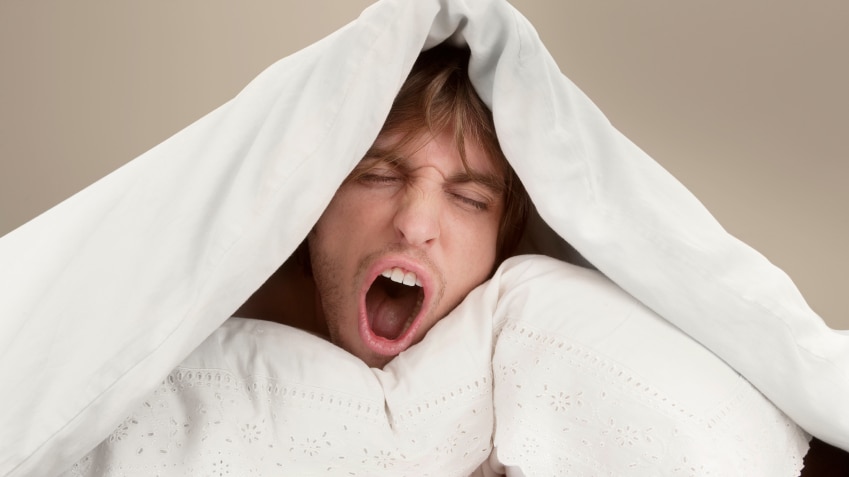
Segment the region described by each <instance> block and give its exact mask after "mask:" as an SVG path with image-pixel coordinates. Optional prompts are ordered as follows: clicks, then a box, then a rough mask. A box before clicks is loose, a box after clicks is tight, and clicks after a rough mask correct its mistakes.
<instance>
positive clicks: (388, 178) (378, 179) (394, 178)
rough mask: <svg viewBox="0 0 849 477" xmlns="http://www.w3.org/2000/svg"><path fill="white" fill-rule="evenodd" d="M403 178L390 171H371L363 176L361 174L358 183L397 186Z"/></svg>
mask: <svg viewBox="0 0 849 477" xmlns="http://www.w3.org/2000/svg"><path fill="white" fill-rule="evenodd" d="M400 180H401V178H400V177H399V176H398V175H397V174H394V173H392V172H389V171H384V172H381V171H369V172H365V173H363V174H360V175H359V177H357V181H358V182H361V183H364V184H378V185H379V184H386V185H390V184H395V183H397V182H398V181H400Z"/></svg>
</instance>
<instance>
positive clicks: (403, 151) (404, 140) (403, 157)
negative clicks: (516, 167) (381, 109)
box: [363, 129, 506, 183]
mask: <svg viewBox="0 0 849 477" xmlns="http://www.w3.org/2000/svg"><path fill="white" fill-rule="evenodd" d="M461 141H462V145H460V144H458V141H457V140H456V138H455V137H454V135H453V134H452V131H451V130H450V129H448V130H444V131H441V132H438V133H433V132H431V131H429V130H427V129H419V130H416V131H411V132H407V131H395V132H391V131H390V132H387V131H384V132H381V133H380V135H378V137H377V139H376V140H375V141H374V144H373V145H372V147H371V148H370V149H369V151H368V152H367V153H366V155H365V157H364V158H363V160H364V161H369V162H391V163H393V164H395V165H397V166H400V167H404V166H410V165H411V164H408V163H409V162H410V159H411V158H422V157H428V156H429V155H431V154H436V155H439V156H441V157H450V158H453V159H454V162H455V165H456V168H457V169H459V170H460V171H463V172H465V173H467V174H469V175H470V176H479V175H486V176H492V177H497V178H498V180H499V182H501V183H503V182H504V178H505V176H506V163H505V161H504V160H503V159H501V160H499V158H496V157H493V155H492V154H490V153H488V151H487V150H486V148H484V147H482V146H481V145H480V144H479V143H478V141H476V140H473V139H470V138H466V139H465V140H462V139H461Z"/></svg>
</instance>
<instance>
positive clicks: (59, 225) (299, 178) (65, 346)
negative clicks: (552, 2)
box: [0, 0, 849, 475]
mask: <svg viewBox="0 0 849 477" xmlns="http://www.w3.org/2000/svg"><path fill="white" fill-rule="evenodd" d="M446 40H447V41H452V42H457V43H463V44H467V45H468V46H469V48H470V49H471V52H472V56H471V60H470V66H469V72H470V76H471V78H472V81H473V83H474V85H475V87H476V89H477V91H478V94H479V95H480V96H481V97H482V99H483V100H484V101H485V102H486V103H487V104H488V105H489V106H490V107H491V109H492V112H493V116H494V120H495V125H496V130H497V134H498V138H499V141H500V144H501V146H502V148H503V150H504V153H505V155H506V157H507V158H508V160H509V162H510V164H511V165H512V166H513V168H514V169H515V170H516V172H517V174H518V176H519V177H520V179H521V180H522V182H523V184H524V185H525V187H526V189H527V190H528V193H529V194H530V196H531V199H532V200H533V203H534V205H535V207H536V209H537V211H538V212H539V215H540V217H541V218H542V219H543V220H544V221H545V223H546V224H547V226H548V227H550V230H548V229H547V228H542V229H544V230H541V231H540V234H542V235H540V236H539V237H536V238H535V239H536V241H537V242H538V243H542V242H545V241H550V239H551V238H552V236H544V235H545V234H551V233H555V234H556V240H555V242H557V243H559V244H563V243H564V242H563V241H564V240H565V241H568V243H569V244H571V246H573V247H574V248H575V249H576V250H577V251H579V252H580V253H581V255H583V257H585V258H586V259H587V260H588V261H589V262H591V263H592V265H593V266H594V267H596V268H597V269H598V270H599V271H601V272H602V273H603V274H604V275H606V276H607V277H609V278H610V279H611V280H613V281H614V282H615V283H616V284H617V285H618V286H620V287H621V288H622V289H624V290H625V291H627V292H628V293H629V294H630V295H632V296H633V297H635V298H636V299H638V300H639V301H640V302H642V303H643V304H645V305H646V306H647V307H648V308H650V309H651V310H653V311H654V312H656V313H657V314H659V315H661V316H662V317H664V318H665V319H667V320H669V321H670V322H671V323H673V324H674V325H676V326H677V327H679V328H680V329H682V330H683V331H685V332H686V333H687V334H689V335H690V336H692V337H693V338H695V339H696V340H698V341H699V342H701V343H702V344H703V345H704V346H705V347H707V348H708V349H710V350H711V351H712V352H713V353H715V354H716V355H718V356H719V357H720V358H722V359H723V360H724V361H725V362H727V363H728V364H730V365H731V366H732V367H734V368H735V369H736V370H737V371H738V372H740V373H741V374H742V375H743V376H745V377H746V379H748V380H749V381H750V382H751V383H753V384H754V385H755V386H756V387H757V388H758V389H759V390H760V391H761V392H762V393H763V394H764V395H766V396H767V397H768V398H769V399H770V400H771V401H772V402H773V403H775V405H777V406H778V407H779V408H780V409H781V410H782V411H783V412H785V413H786V414H787V415H788V416H789V417H790V418H792V419H793V420H794V421H795V422H797V423H798V424H799V425H801V426H802V427H803V428H805V429H806V430H807V431H808V432H811V433H812V434H814V435H816V436H818V437H820V438H821V439H823V440H825V441H827V442H830V443H832V444H834V445H837V446H839V447H842V448H844V449H849V408H847V407H846V406H845V405H844V403H845V402H846V399H847V397H849V336H847V335H846V334H844V333H841V332H836V331H834V330H831V329H829V328H828V327H827V326H826V325H825V324H824V323H823V322H822V320H821V319H820V318H819V317H818V316H816V314H815V313H814V312H813V311H812V310H811V309H810V308H809V307H808V306H807V305H806V303H805V301H804V300H803V298H802V297H801V295H800V294H799V292H798V291H797V289H796V288H795V286H794V285H793V284H792V282H791V281H790V279H789V278H788V277H787V276H786V275H785V274H784V273H783V272H782V271H780V270H779V269H777V268H776V267H774V266H773V265H771V264H770V263H769V262H768V261H767V260H766V259H765V258H764V257H762V256H761V255H760V254H758V253H757V252H756V251H754V250H752V249H751V248H749V247H748V246H746V245H745V244H743V243H741V242H740V241H738V240H736V239H735V238H734V237H732V236H730V235H729V234H728V233H726V232H725V231H724V230H723V229H722V228H721V227H720V226H719V224H717V223H716V221H715V220H714V219H713V218H712V217H711V215H710V214H709V213H708V212H707V211H706V210H705V209H704V207H703V206H702V205H701V204H700V203H699V202H698V201H697V200H696V199H695V198H694V197H693V196H692V195H691V194H690V193H689V192H688V191H687V190H686V189H685V188H684V187H683V186H682V185H681V184H680V183H679V182H677V181H676V180H675V179H674V178H673V177H671V176H670V175H669V174H668V173H667V172H666V171H665V170H664V169H663V168H662V167H660V166H659V165H658V164H657V163H655V162H654V161H653V160H652V159H651V158H649V157H648V156H647V155H646V154H645V153H643V152H642V151H641V150H640V149H639V148H637V147H636V146H635V145H634V144H632V143H631V142H630V141H629V140H628V139H626V138H625V137H623V136H622V135H621V134H620V133H619V132H618V131H617V130H616V129H615V128H613V127H612V126H611V125H610V124H609V122H608V121H607V120H606V118H605V117H604V116H603V115H602V113H601V112H600V111H599V110H598V109H597V108H596V107H595V106H594V105H593V104H592V102H591V101H590V100H589V99H587V98H586V97H585V96H584V95H583V94H582V93H581V92H580V91H579V90H578V88H577V87H576V86H575V85H573V84H572V83H571V82H570V81H569V80H568V79H567V78H565V77H564V76H563V75H562V74H561V72H560V70H559V69H558V67H557V65H556V64H555V63H554V61H553V59H552V58H551V57H550V55H549V54H548V52H547V51H546V50H545V48H544V47H543V45H542V43H541V42H540V40H539V38H538V37H537V35H536V33H535V31H534V29H533V28H532V26H531V25H530V24H529V23H528V22H527V20H526V19H525V18H524V17H522V16H521V15H520V14H519V13H518V12H516V11H515V10H514V9H513V8H512V7H511V6H510V5H509V4H507V3H506V2H504V1H501V0H466V1H462V0H416V1H411V0H385V1H381V2H379V3H377V4H375V5H373V6H372V7H370V8H369V9H367V10H366V11H365V12H364V13H363V14H362V15H361V17H360V18H359V19H357V20H356V21H354V22H352V23H351V24H349V25H347V26H346V27H344V28H342V29H341V30H339V31H337V32H336V33H334V34H332V35H331V36H329V37H327V38H325V39H324V40H322V41H320V42H318V43H316V44H314V45H312V46H310V47H308V48H306V49H304V50H302V51H300V52H298V53H296V54H294V55H292V56H289V57H287V58H285V59H283V60H281V61H279V62H278V63H276V64H274V65H273V66H271V67H270V68H269V69H268V70H266V71H265V72H263V73H262V74H260V75H259V76H258V77H257V78H256V79H255V80H254V81H253V82H251V84H250V85H248V86H247V87H246V88H245V89H244V90H243V91H242V92H241V93H240V94H239V95H238V96H236V97H235V98H234V99H233V100H231V101H230V102H228V103H226V104H224V105H223V106H221V107H220V108H218V109H217V110H215V111H213V112H212V113H210V114H209V115H207V116H206V117H204V118H202V119H200V120H199V121H197V122H196V123H194V124H192V125H191V126H189V127H188V128H186V129H185V130H183V131H181V132H179V133H178V134H176V135H175V136H173V137H172V138H170V139H168V140H166V141H165V142H163V143H162V144H160V145H158V146H157V147H155V148H153V149H152V150H150V151H148V152H147V153H145V154H143V155H142V156H140V157H139V158H137V159H135V160H133V161H131V162H130V163H128V164H127V165H125V166H124V167H122V168H120V169H118V170H116V171H115V172H113V173H112V174H110V175H108V176H107V177H105V178H103V179H101V180H100V181H98V182H97V183H95V184H93V185H92V186H90V187H88V188H86V189H85V190H83V191H81V192H79V193H78V194H76V195H74V196H73V197H71V198H69V199H68V200H66V201H64V202H63V203H61V204H59V205H58V206H56V207H54V208H53V209H51V210H49V211H48V212H46V213H44V214H42V215H41V216H39V217H37V218H36V219H34V220H32V221H31V222H29V223H27V224H25V225H24V226H22V227H20V228H19V229H17V230H15V231H13V232H12V233H10V234H8V235H7V236H5V237H3V238H2V239H0V264H2V266H0V287H2V289H3V290H4V293H3V295H2V297H0V383H1V384H0V386H2V402H3V406H2V410H1V411H0V448H2V449H3V452H2V455H0V475H27V474H28V473H29V472H31V471H32V469H40V470H42V471H59V470H61V469H63V468H64V467H67V465H69V464H70V463H71V462H73V461H74V460H76V459H78V458H79V457H80V456H81V455H82V454H83V453H85V452H87V451H88V450H89V449H91V448H92V447H93V446H94V445H95V444H97V442H99V441H100V440H102V439H103V438H104V437H105V436H107V435H108V434H109V432H111V431H112V429H113V428H114V426H115V425H116V423H118V422H120V420H121V419H123V417H124V415H125V414H126V413H127V410H128V409H129V408H131V407H133V406H134V405H136V404H138V403H139V401H140V399H141V398H142V396H143V395H144V394H145V393H147V392H149V391H151V390H153V389H154V388H155V387H156V386H157V385H158V384H159V383H160V382H161V380H162V378H163V376H166V375H167V374H168V373H169V371H171V370H172V369H173V368H174V366H175V365H177V364H178V363H179V362H180V361H181V360H182V359H183V358H184V357H186V356H187V355H188V354H189V353H190V352H191V351H192V350H193V349H195V348H196V347H198V346H199V345H200V344H201V342H203V341H204V339H205V338H206V337H208V336H210V335H211V334H212V333H213V332H214V331H215V330H216V329H217V328H218V327H219V326H221V324H222V323H223V322H224V321H225V320H226V319H227V318H228V317H229V316H230V315H231V314H232V313H233V311H234V310H236V309H237V308H238V307H239V305H240V304H241V303H242V302H244V300H245V299H246V298H247V297H248V296H250V294H251V293H252V292H253V291H254V290H255V289H256V288H257V287H259V286H260V285H261V284H262V283H263V281H264V280H265V279H266V278H267V277H268V276H269V275H271V273H272V272H273V271H274V270H275V269H276V268H277V267H279V265H280V264H281V263H282V262H283V261H285V260H286V258H287V257H288V256H289V255H290V254H291V253H292V252H293V251H294V250H295V248H296V247H297V246H298V244H299V243H300V242H301V240H302V239H303V238H304V237H305V236H306V234H307V233H308V231H309V230H310V228H311V227H312V225H313V224H314V223H315V222H316V220H317V219H318V218H319V216H320V215H321V213H322V211H323V210H324V208H325V207H326V206H327V204H328V203H329V201H330V199H331V198H332V197H333V194H334V192H335V190H336V189H337V187H338V186H339V184H340V183H341V182H342V181H343V179H344V178H345V177H346V175H347V174H348V173H349V172H350V171H351V170H352V168H353V167H354V166H355V165H356V164H357V162H358V161H359V159H360V158H361V157H362V156H363V154H364V153H365V152H366V150H367V149H368V148H369V146H370V145H371V144H372V142H373V141H374V139H375V137H376V136H377V134H378V132H379V130H380V128H381V126H382V124H383V121H384V119H385V118H386V115H387V113H388V111H389V107H390V106H391V104H392V100H393V98H394V96H395V94H396V93H397V91H398V90H399V88H400V86H401V84H402V83H403V81H404V79H405V77H406V75H407V73H408V72H409V70H410V68H411V66H412V64H413V62H414V61H415V59H416V57H417V55H418V54H419V52H420V51H422V49H426V48H429V47H432V46H434V45H436V44H439V43H441V42H443V41H446ZM83 430H84V432H83ZM81 436H84V437H81ZM46 462H51V464H50V466H49V467H48V466H46V464H45V463H46Z"/></svg>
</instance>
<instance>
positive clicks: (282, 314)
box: [233, 259, 328, 337]
mask: <svg viewBox="0 0 849 477" xmlns="http://www.w3.org/2000/svg"><path fill="white" fill-rule="evenodd" d="M317 296H318V294H317V293H316V290H315V282H314V281H313V279H312V277H310V276H307V275H305V274H304V272H303V270H302V269H301V266H300V265H298V264H297V263H296V261H295V260H293V259H290V260H287V261H286V262H285V263H284V264H283V266H281V267H280V268H279V269H278V270H277V271H276V272H274V274H272V275H271V277H269V278H268V280H266V282H265V283H264V284H263V285H262V286H261V287H259V289H257V291H256V292H254V294H253V295H251V297H250V298H248V300H247V301H246V302H245V303H244V304H243V305H242V306H241V307H240V308H239V309H238V310H237V311H236V313H234V314H233V316H238V317H241V318H254V319H258V320H266V321H273V322H276V323H280V324H283V325H288V326H292V327H294V328H299V329H302V330H304V331H308V332H310V333H314V334H317V335H319V336H323V337H327V336H328V331H327V325H326V324H325V323H324V320H323V318H322V317H321V316H320V313H319V310H320V306H319V304H318V298H317Z"/></svg>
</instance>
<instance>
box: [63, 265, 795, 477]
mask: <svg viewBox="0 0 849 477" xmlns="http://www.w3.org/2000/svg"><path fill="white" fill-rule="evenodd" d="M493 333H495V334H496V338H495V343H494V354H492V350H493V343H492V341H491V339H492V336H493ZM491 355H492V362H491V366H490V356H491ZM493 384H494V387H493ZM493 403H494V420H493ZM493 425H494V428H493ZM493 429H494V433H493ZM493 439H494V444H495V447H496V448H497V452H496V453H495V454H492V456H491V458H489V459H487V458H488V457H490V452H491V450H492V442H493ZM806 450H807V435H806V434H805V433H804V432H803V431H801V430H800V429H799V428H798V427H796V426H795V425H793V424H792V422H791V421H790V420H789V419H788V418H787V417H786V416H784V415H783V414H781V412H779V411H778V410H777V409H776V408H775V407H774V406H772V405H771V404H770V403H769V401H767V400H766V399H765V398H763V396H761V395H760V394H759V393H758V392H757V391H755V390H754V388H752V386H751V385H750V384H748V383H747V382H746V381H745V380H744V379H742V378H740V377H739V376H738V375H737V373H735V372H734V371H733V370H731V368H729V367H728V366H727V365H725V364H724V363H723V362H722V361H720V360H719V359H718V358H716V357H715V356H713V355H712V354H711V353H710V352H708V351H707V350H705V349H704V348H703V347H702V346H701V345H699V344H698V343H696V342H695V341H693V340H692V339H690V338H689V337H687V336H686V335H684V334H683V333H681V332H680V331H678V330H676V329H675V328H673V327H672V326H670V325H669V324H667V323H666V322H665V321H664V320H662V319H660V318H659V317H657V316H656V315H654V314H653V313H652V312H650V311H649V310H647V309H646V308H645V307H643V306H642V305H640V304H639V303H638V302H637V301H635V300H634V299H633V298H631V297H630V296H629V295H627V294H626V293H624V292H622V291H621V290H619V289H618V288H617V287H616V286H614V285H613V284H611V283H610V282H609V281H608V280H607V279H605V278H604V277H603V276H601V275H600V274H598V273H596V272H592V271H588V270H584V269H580V268H577V267H574V266H572V265H568V264H564V263H562V262H558V261H555V260H553V259H549V258H543V257H521V258H516V259H512V260H510V261H508V262H507V263H505V264H504V265H503V266H502V267H501V268H500V269H499V272H498V273H497V274H496V275H495V277H494V278H493V280H492V281H491V282H489V283H487V284H485V285H484V286H482V287H480V288H479V289H477V290H476V291H475V292H474V293H473V294H472V295H470V296H469V299H467V300H466V301H465V302H464V303H463V304H462V305H461V306H460V307H459V308H458V309H457V310H455V312H454V313H452V314H451V315H450V316H449V317H448V318H446V319H445V320H443V321H442V322H440V323H439V324H438V325H437V326H436V327H435V328H434V329H433V330H432V331H431V333H429V334H428V336H427V338H426V339H425V340H424V341H423V342H422V343H420V344H419V345H417V346H415V347H413V348H411V349H410V350H409V351H408V352H405V353H404V354H402V355H401V356H400V357H399V358H397V359H396V360H395V361H393V362H392V363H390V364H389V365H388V366H387V367H386V370H385V371H381V370H375V369H369V368H367V367H366V366H365V365H364V364H363V363H362V362H361V361H359V360H358V359H356V358H354V357H353V356H351V355H349V354H348V353H346V352H344V351H343V350H341V349H339V348H337V347H335V346H333V345H331V344H330V343H328V342H326V341H324V340H322V339H319V338H317V337H315V336H312V335H310V334H307V333H305V332H302V331H299V330H295V329H292V328H289V327H286V326H282V325H277V324H274V323H268V322H261V321H254V320H243V319H231V320H230V321H228V322H227V323H226V324H225V325H224V326H222V327H221V328H220V329H219V330H218V331H216V332H215V334H213V335H212V336H211V337H210V338H209V339H207V340H206V341H205V342H204V344H203V345H202V346H201V347H200V348H198V349H197V350H196V351H195V352H194V353H192V355H191V356H189V358H188V359H187V360H185V361H184V362H183V363H182V364H181V365H180V366H179V367H178V368H177V369H175V370H174V371H173V372H171V373H170V374H169V375H168V377H167V378H166V379H165V380H164V381H163V383H162V384H161V385H160V386H159V387H158V388H157V389H156V390H155V391H154V392H153V393H152V394H151V395H149V396H147V397H146V398H145V399H144V401H143V402H142V404H141V405H140V406H138V407H137V408H136V410H135V411H134V412H133V413H132V414H131V415H130V416H128V417H127V418H126V419H125V420H124V422H123V423H122V424H121V425H120V426H118V428H117V429H116V430H115V431H114V432H113V433H112V434H111V435H110V436H109V437H108V438H107V439H106V440H105V441H104V442H103V443H102V444H101V445H100V446H99V447H98V448H97V449H95V451H93V452H92V453H91V454H89V455H87V456H86V457H85V458H83V459H82V460H81V461H80V462H78V463H77V464H75V465H74V466H73V467H72V468H71V469H70V470H69V471H68V472H67V473H66V474H65V475H72V476H78V475H112V474H113V473H114V474H121V475H130V476H132V475H138V476H143V475H153V473H154V472H156V473H159V474H160V475H184V474H185V473H189V474H191V475H211V474H215V475H218V474H219V473H225V472H227V471H229V472H231V473H232V472H236V471H238V472H239V473H240V474H242V475H274V474H278V473H280V472H282V473H285V474H287V475H314V474H317V473H321V474H322V475H469V474H470V473H471V472H472V471H473V470H474V469H475V468H477V467H478V466H480V465H481V464H482V463H484V462H485V461H486V463H485V465H486V466H490V467H492V468H493V469H494V470H496V471H501V472H505V471H506V472H507V473H508V474H510V475H520V474H521V475H629V476H640V475H645V476H656V475H679V474H682V475H686V474H685V472H689V471H690V470H691V469H698V473H699V475H747V476H770V477H775V476H795V475H798V471H799V469H800V468H801V463H802V457H803V456H804V453H805V451H806Z"/></svg>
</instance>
